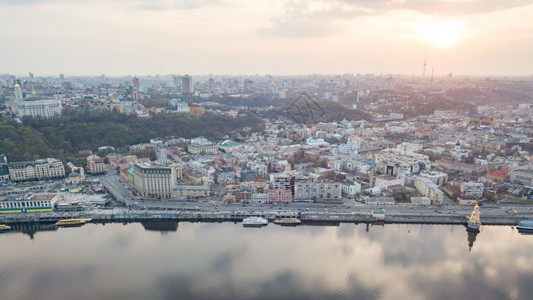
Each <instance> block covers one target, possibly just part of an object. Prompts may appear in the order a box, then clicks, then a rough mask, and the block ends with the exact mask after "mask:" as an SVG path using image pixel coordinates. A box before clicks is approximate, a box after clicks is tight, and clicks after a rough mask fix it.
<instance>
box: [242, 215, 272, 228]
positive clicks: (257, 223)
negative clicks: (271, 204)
mask: <svg viewBox="0 0 533 300" xmlns="http://www.w3.org/2000/svg"><path fill="white" fill-rule="evenodd" d="M267 225H268V220H267V219H265V218H261V217H248V218H246V219H244V220H242V226H244V227H263V226H267Z"/></svg>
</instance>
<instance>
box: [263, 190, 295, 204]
mask: <svg viewBox="0 0 533 300" xmlns="http://www.w3.org/2000/svg"><path fill="white" fill-rule="evenodd" d="M268 202H273V203H289V202H292V192H291V190H283V189H270V190H268Z"/></svg>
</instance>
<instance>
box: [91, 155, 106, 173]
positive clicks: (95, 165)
mask: <svg viewBox="0 0 533 300" xmlns="http://www.w3.org/2000/svg"><path fill="white" fill-rule="evenodd" d="M87 170H88V171H89V172H88V173H89V174H92V175H99V174H105V164H104V159H103V158H101V157H100V156H98V155H94V154H93V155H89V156H87Z"/></svg>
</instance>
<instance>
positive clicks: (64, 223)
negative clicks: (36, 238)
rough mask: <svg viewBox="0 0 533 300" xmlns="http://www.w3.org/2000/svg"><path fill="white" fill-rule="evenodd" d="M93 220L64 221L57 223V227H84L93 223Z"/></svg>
mask: <svg viewBox="0 0 533 300" xmlns="http://www.w3.org/2000/svg"><path fill="white" fill-rule="evenodd" d="M91 221H92V219H91V218H82V219H63V220H59V221H57V222H56V226H60V227H76V226H82V225H84V224H86V223H88V222H91Z"/></svg>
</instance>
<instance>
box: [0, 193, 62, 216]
mask: <svg viewBox="0 0 533 300" xmlns="http://www.w3.org/2000/svg"><path fill="white" fill-rule="evenodd" d="M56 202H57V195H55V194H34V195H31V196H30V197H28V198H26V197H22V198H16V197H6V198H4V199H0V213H31V212H50V211H53V210H54V206H55V204H56Z"/></svg>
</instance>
